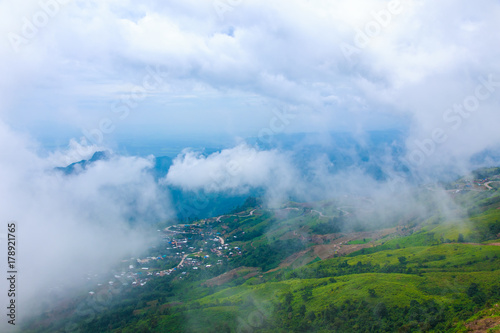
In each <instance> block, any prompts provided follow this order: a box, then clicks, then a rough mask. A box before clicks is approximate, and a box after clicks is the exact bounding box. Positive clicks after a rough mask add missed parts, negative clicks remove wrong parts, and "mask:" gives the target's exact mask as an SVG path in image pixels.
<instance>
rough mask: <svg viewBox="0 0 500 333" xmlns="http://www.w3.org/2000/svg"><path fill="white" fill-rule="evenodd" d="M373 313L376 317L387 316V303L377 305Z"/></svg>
mask: <svg viewBox="0 0 500 333" xmlns="http://www.w3.org/2000/svg"><path fill="white" fill-rule="evenodd" d="M373 314H374V316H375V317H376V318H385V317H386V316H387V306H386V305H385V303H383V302H380V303H378V304H377V305H375V308H374V309H373Z"/></svg>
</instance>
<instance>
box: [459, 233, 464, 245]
mask: <svg viewBox="0 0 500 333" xmlns="http://www.w3.org/2000/svg"><path fill="white" fill-rule="evenodd" d="M457 242H459V243H463V242H465V239H464V235H462V234H458V239H457Z"/></svg>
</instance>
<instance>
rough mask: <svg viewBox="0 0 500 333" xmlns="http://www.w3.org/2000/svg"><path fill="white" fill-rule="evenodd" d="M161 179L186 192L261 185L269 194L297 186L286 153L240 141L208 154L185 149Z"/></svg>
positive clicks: (239, 190)
mask: <svg viewBox="0 0 500 333" xmlns="http://www.w3.org/2000/svg"><path fill="white" fill-rule="evenodd" d="M163 181H164V182H165V183H166V184H169V185H173V186H177V187H181V188H182V189H184V190H188V191H197V190H205V191H208V192H220V191H229V192H235V193H247V192H248V190H250V189H252V188H264V189H265V190H266V192H267V194H268V195H269V196H271V197H273V196H276V195H279V196H282V195H285V194H286V193H287V192H288V193H291V191H298V190H299V187H300V186H297V185H298V183H299V175H298V173H297V171H296V170H295V168H294V167H293V166H292V164H291V163H290V161H289V159H288V157H287V156H286V155H284V154H282V153H279V152H278V151H275V150H270V151H260V150H257V149H255V148H252V147H249V146H247V145H244V144H242V145H239V146H236V147H235V148H231V149H225V150H222V151H221V152H217V153H213V154H211V155H209V156H203V155H201V154H200V153H197V152H193V151H185V152H184V153H183V154H182V155H180V156H178V157H177V158H176V159H175V160H174V163H173V165H172V166H171V167H170V169H169V172H168V174H167V176H166V177H165V179H164V180H163Z"/></svg>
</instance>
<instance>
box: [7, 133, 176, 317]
mask: <svg viewBox="0 0 500 333" xmlns="http://www.w3.org/2000/svg"><path fill="white" fill-rule="evenodd" d="M0 136H1V140H0V146H1V151H2V152H3V153H2V155H1V157H0V183H1V184H2V191H1V199H0V200H1V201H2V205H1V206H0V207H1V208H0V219H1V220H2V221H5V222H6V223H7V222H9V223H10V222H12V221H14V222H15V223H16V226H17V232H16V241H17V249H18V252H17V254H16V258H17V271H18V274H19V275H18V277H19V281H18V289H19V290H20V292H19V294H18V297H19V300H18V306H19V307H20V310H19V314H20V318H19V320H21V321H22V320H23V319H25V318H26V317H29V316H31V315H34V314H36V313H37V312H38V311H40V310H47V308H41V307H42V304H44V306H45V307H47V306H55V305H56V304H57V302H58V301H60V300H64V299H65V298H67V297H70V296H71V295H75V294H77V293H81V292H82V291H83V292H88V291H90V290H85V289H83V290H82V287H84V286H85V284H86V283H87V277H88V276H89V274H92V276H93V277H94V276H95V274H97V275H98V276H101V279H102V278H104V277H105V276H106V275H105V274H109V272H110V271H111V268H113V267H115V266H116V264H117V263H118V262H119V261H120V260H122V259H129V258H130V256H132V255H137V254H140V253H141V252H142V251H144V250H145V249H147V247H149V246H151V244H154V243H153V239H152V238H151V230H150V229H151V223H158V222H160V221H163V220H165V219H166V218H167V217H168V216H169V215H170V214H171V213H172V210H171V208H170V206H169V200H168V197H167V196H166V195H165V194H164V193H161V192H160V191H159V187H158V185H157V184H156V183H155V181H154V179H153V177H152V176H151V174H150V173H149V172H148V170H149V169H150V168H151V167H152V161H151V160H148V159H144V158H137V157H123V156H112V157H111V158H110V159H109V160H103V161H97V162H95V163H94V164H92V165H90V166H88V167H87V168H86V169H85V170H80V171H79V172H78V173H75V174H71V175H64V174H63V173H62V172H59V171H56V170H55V167H58V166H65V165H66V164H62V165H61V164H59V163H58V162H61V161H64V162H65V163H66V162H67V158H66V156H68V157H69V158H71V156H72V154H73V153H74V151H71V150H68V151H65V152H58V153H56V154H51V155H50V156H48V157H45V158H42V157H39V155H38V154H37V150H38V146H37V144H36V143H35V142H33V141H32V140H30V138H28V137H27V136H23V135H20V134H19V133H15V132H13V131H11V130H10V129H8V128H7V127H6V126H5V125H4V124H0ZM70 148H71V146H70ZM89 151H91V149H90V148H89ZM2 234H3V235H4V237H6V234H7V229H6V230H2ZM3 242H4V241H2V243H3ZM5 265H6V264H5V263H3V264H2V267H3V268H6V267H5ZM95 281H98V279H96V280H95ZM96 283H97V282H96ZM2 286H3V287H6V286H5V282H2ZM86 288H88V287H86Z"/></svg>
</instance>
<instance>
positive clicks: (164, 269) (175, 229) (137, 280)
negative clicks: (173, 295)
mask: <svg viewBox="0 0 500 333" xmlns="http://www.w3.org/2000/svg"><path fill="white" fill-rule="evenodd" d="M221 217H222V216H219V217H216V218H211V219H204V220H200V221H199V222H198V223H197V224H177V225H171V226H169V227H167V228H164V229H163V230H157V233H158V237H159V238H160V241H159V245H156V246H151V247H150V248H149V251H148V255H146V256H145V257H142V258H130V259H128V260H122V262H121V265H120V269H121V271H120V272H115V273H113V276H112V278H111V279H110V280H109V281H108V282H107V286H106V284H103V283H98V284H97V288H95V290H100V289H105V288H109V287H116V286H117V285H119V286H120V288H122V287H141V286H144V285H146V284H147V283H148V281H150V280H151V279H153V278H162V277H167V276H169V277H171V278H173V279H183V278H184V277H186V276H187V275H189V274H191V273H197V272H198V271H201V270H208V269H212V268H213V267H216V266H217V265H223V264H224V263H227V261H228V260H230V259H231V258H232V257H235V256H241V255H242V249H241V248H239V247H237V246H230V245H229V244H228V243H227V242H226V241H225V240H224V238H223V237H222V235H221V234H220V232H217V231H216V230H215V229H213V228H212V227H211V226H210V225H209V222H210V223H220V220H221ZM95 290H92V291H89V294H90V295H94V294H96V292H97V291H95Z"/></svg>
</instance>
